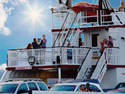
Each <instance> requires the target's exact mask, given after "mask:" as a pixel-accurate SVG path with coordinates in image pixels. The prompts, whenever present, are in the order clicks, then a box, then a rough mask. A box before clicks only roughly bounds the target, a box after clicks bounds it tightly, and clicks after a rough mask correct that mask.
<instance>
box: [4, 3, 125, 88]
mask: <svg viewBox="0 0 125 94" xmlns="http://www.w3.org/2000/svg"><path fill="white" fill-rule="evenodd" d="M98 8H99V6H98V5H95V4H88V3H85V2H80V3H77V4H75V5H73V6H70V7H69V6H68V7H67V6H65V4H63V3H61V5H60V4H57V8H55V9H54V8H52V9H51V10H52V13H53V15H54V14H55V15H56V16H57V17H58V18H59V19H60V20H59V21H60V22H62V23H61V25H60V26H61V27H60V28H56V27H54V25H53V28H52V43H53V45H52V47H50V48H46V49H44V48H42V49H10V50H8V62H7V68H6V69H7V71H6V72H5V74H4V76H3V78H2V80H3V81H5V80H9V79H13V78H29V77H31V78H41V79H44V80H45V81H46V82H47V80H48V79H49V78H52V79H53V78H54V79H57V78H59V80H58V82H60V81H61V80H62V79H63V80H64V79H68V78H70V79H98V80H99V82H100V83H101V85H102V87H103V88H113V87H114V86H115V85H116V84H118V83H119V82H121V81H122V82H123V81H125V63H124V61H125V12H124V11H122V9H121V8H120V9H121V10H120V11H113V10H105V9H102V10H100V14H99V10H98ZM122 8H123V6H122ZM55 24H58V23H55ZM109 36H111V37H112V39H113V44H114V46H113V47H110V48H109V47H106V48H105V49H104V51H103V53H102V54H101V53H100V49H101V42H102V41H103V40H105V39H106V40H108V38H109ZM80 38H81V45H80V44H79V42H80ZM29 59H31V61H29ZM30 62H33V64H32V65H31V64H30Z"/></svg>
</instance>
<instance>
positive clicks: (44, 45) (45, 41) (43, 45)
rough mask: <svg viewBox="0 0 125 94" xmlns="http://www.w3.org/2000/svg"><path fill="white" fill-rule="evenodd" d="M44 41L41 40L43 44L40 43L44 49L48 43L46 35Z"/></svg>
mask: <svg viewBox="0 0 125 94" xmlns="http://www.w3.org/2000/svg"><path fill="white" fill-rule="evenodd" d="M42 37H43V39H42V40H41V43H40V46H41V47H42V48H46V43H47V40H46V38H45V37H46V36H45V34H43V36H42Z"/></svg>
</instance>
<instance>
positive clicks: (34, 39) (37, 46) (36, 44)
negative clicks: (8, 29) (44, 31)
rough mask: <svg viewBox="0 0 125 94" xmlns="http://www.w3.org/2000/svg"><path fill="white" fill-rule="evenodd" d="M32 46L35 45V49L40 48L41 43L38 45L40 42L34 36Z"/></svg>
mask: <svg viewBox="0 0 125 94" xmlns="http://www.w3.org/2000/svg"><path fill="white" fill-rule="evenodd" d="M32 46H33V49H38V48H39V45H38V43H37V41H36V38H33V42H32Z"/></svg>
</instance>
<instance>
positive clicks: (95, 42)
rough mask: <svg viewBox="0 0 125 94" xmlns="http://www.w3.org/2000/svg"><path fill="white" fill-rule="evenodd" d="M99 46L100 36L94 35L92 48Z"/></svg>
mask: <svg viewBox="0 0 125 94" xmlns="http://www.w3.org/2000/svg"><path fill="white" fill-rule="evenodd" d="M98 46H99V34H92V47H98Z"/></svg>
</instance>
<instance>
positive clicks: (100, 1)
mask: <svg viewBox="0 0 125 94" xmlns="http://www.w3.org/2000/svg"><path fill="white" fill-rule="evenodd" d="M102 2H103V0H99V8H98V23H99V25H101V10H102Z"/></svg>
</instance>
